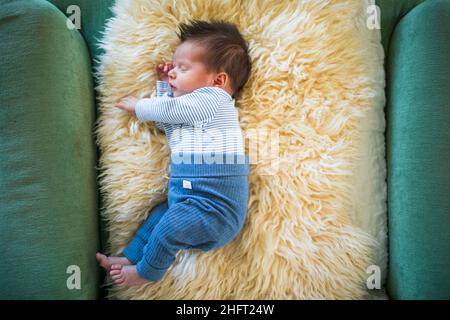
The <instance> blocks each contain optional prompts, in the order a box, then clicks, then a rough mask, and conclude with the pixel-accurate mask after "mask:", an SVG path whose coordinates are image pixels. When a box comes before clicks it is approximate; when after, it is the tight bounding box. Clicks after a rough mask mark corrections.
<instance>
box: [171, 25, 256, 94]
mask: <svg viewBox="0 0 450 320" xmlns="http://www.w3.org/2000/svg"><path fill="white" fill-rule="evenodd" d="M178 27H179V29H180V33H179V34H177V36H178V38H179V39H180V41H181V43H183V42H185V41H194V42H198V43H199V44H201V45H202V46H203V47H204V49H205V64H206V68H207V69H208V71H209V72H220V71H224V72H226V73H227V74H228V75H229V76H230V80H231V87H232V89H233V93H234V94H236V93H238V92H239V91H240V90H241V89H242V87H243V86H244V85H245V83H246V82H247V80H248V78H249V77H250V71H251V61H250V57H249V54H248V44H247V42H246V41H245V40H244V38H243V37H242V35H241V34H240V32H239V30H238V28H237V27H236V26H235V25H233V24H231V23H229V22H225V21H223V20H212V21H210V22H208V21H202V20H191V21H190V22H189V24H188V23H180V24H179V26H178Z"/></svg>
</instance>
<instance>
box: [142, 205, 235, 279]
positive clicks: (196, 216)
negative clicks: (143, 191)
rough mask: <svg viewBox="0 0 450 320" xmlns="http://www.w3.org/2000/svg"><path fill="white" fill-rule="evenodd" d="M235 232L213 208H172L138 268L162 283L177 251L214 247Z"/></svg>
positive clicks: (181, 206)
mask: <svg viewBox="0 0 450 320" xmlns="http://www.w3.org/2000/svg"><path fill="white" fill-rule="evenodd" d="M234 234H235V231H234V230H233V228H231V227H230V224H229V223H228V222H227V221H225V217H224V216H223V215H222V214H220V213H219V212H217V211H216V210H215V209H214V208H212V207H210V206H208V205H206V204H200V203H198V202H197V201H195V200H191V199H188V200H186V201H183V202H180V203H177V204H175V205H173V206H172V207H171V208H170V209H169V210H167V212H166V213H165V214H164V216H163V217H162V218H161V220H160V221H159V223H158V224H157V225H156V227H155V229H154V230H153V232H152V234H151V236H150V238H149V240H148V243H147V245H145V247H144V257H143V258H142V260H140V261H139V262H138V263H137V265H136V271H137V272H138V273H139V274H140V275H141V277H143V278H145V279H148V280H150V281H158V280H160V279H161V278H162V277H163V276H164V274H165V273H166V271H167V269H168V268H169V267H170V265H171V264H172V263H173V262H174V260H175V257H176V253H177V252H178V250H182V249H191V248H198V249H202V250H204V251H206V250H209V249H212V248H215V247H217V246H218V245H219V243H221V242H223V241H222V240H223V239H225V238H227V239H231V238H232V237H233V235H234Z"/></svg>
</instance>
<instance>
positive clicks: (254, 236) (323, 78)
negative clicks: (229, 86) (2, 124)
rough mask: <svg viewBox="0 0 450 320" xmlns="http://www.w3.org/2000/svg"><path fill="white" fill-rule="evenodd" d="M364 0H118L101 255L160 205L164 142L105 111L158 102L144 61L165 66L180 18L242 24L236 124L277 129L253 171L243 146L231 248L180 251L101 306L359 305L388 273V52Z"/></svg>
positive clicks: (105, 116)
mask: <svg viewBox="0 0 450 320" xmlns="http://www.w3.org/2000/svg"><path fill="white" fill-rule="evenodd" d="M370 2H371V1H361V0H340V1H332V0H314V1H312V0H299V1H287V0H284V1H281V0H280V1H263V0H259V1H258V0H226V1H223V0H220V1H218V0H214V1H212V0H208V1H205V0H141V1H138V0H133V1H131V0H129V1H127V0H118V1H117V3H116V4H115V6H114V8H113V10H114V14H115V17H113V18H111V19H110V20H109V21H108V23H107V27H106V31H105V36H104V39H103V40H102V44H101V45H102V47H103V49H104V50H105V54H104V55H103V56H102V57H101V61H100V62H101V65H100V67H99V69H98V70H97V72H96V75H97V76H98V77H99V81H100V82H99V83H100V84H99V87H98V88H97V89H98V90H99V92H100V117H99V119H98V123H97V128H96V130H97V135H98V144H99V146H100V148H101V159H100V167H101V170H102V174H101V176H100V178H101V180H100V182H101V190H102V192H103V195H104V203H105V206H104V208H103V217H104V218H105V219H106V220H107V225H108V229H109V231H110V238H109V246H110V253H113V254H119V253H120V252H121V251H122V250H123V248H124V247H125V246H126V244H127V243H128V242H129V241H130V239H131V238H132V236H133V234H134V232H135V231H136V229H137V228H138V227H139V225H140V224H141V223H142V222H143V220H144V219H145V218H146V217H147V214H148V211H149V210H150V209H151V208H153V207H154V206H155V205H156V204H158V203H159V202H161V201H163V200H164V199H166V197H167V181H168V175H169V172H168V165H169V158H168V156H169V147H168V145H167V143H166V141H165V136H164V134H163V133H160V132H159V131H158V130H157V129H156V128H155V127H154V126H153V125H152V124H151V123H148V124H142V123H139V122H138V121H137V120H136V118H135V117H134V116H129V115H127V114H126V113H125V112H123V111H121V110H119V109H116V108H114V107H113V106H114V103H115V102H116V101H117V100H118V98H119V97H121V96H123V95H125V94H134V95H137V96H139V97H148V96H150V95H152V94H154V88H155V81H156V75H155V73H154V72H153V70H154V65H155V64H156V63H157V62H160V61H163V60H168V59H170V58H171V56H172V53H173V51H174V50H175V47H176V45H177V43H178V39H177V37H176V34H175V30H176V26H177V24H178V22H181V21H183V22H186V21H187V20H189V19H224V20H227V21H230V22H233V23H235V24H237V25H238V27H239V29H240V30H241V32H242V34H243V35H244V37H245V38H246V39H247V40H248V41H249V44H250V48H251V58H252V61H253V73H252V75H251V78H250V81H249V83H248V84H247V86H246V88H245V90H244V94H243V95H242V97H241V98H240V100H238V101H237V105H238V108H239V112H240V120H241V125H242V128H243V130H244V133H245V134H248V135H249V136H251V134H250V132H252V131H253V132H254V130H261V129H267V130H272V131H271V133H274V132H275V133H276V135H275V136H274V137H275V138H276V137H278V142H279V145H278V151H279V157H278V158H271V159H269V160H270V161H268V159H260V158H258V159H257V160H258V162H257V163H256V162H255V160H256V159H255V157H253V156H254V154H252V153H253V151H251V150H250V147H249V145H252V143H253V144H254V142H253V141H254V140H251V141H249V140H247V141H246V143H247V146H246V150H247V153H249V154H250V161H251V163H252V166H251V176H250V199H249V212H248V218H247V220H246V224H245V226H244V229H243V231H242V232H241V234H240V235H239V236H238V237H237V238H236V239H235V240H234V241H233V242H232V243H230V244H229V245H227V246H225V247H224V248H221V249H219V250H216V251H211V252H208V253H203V252H199V251H185V252H180V253H179V254H178V256H177V260H176V263H175V264H174V266H173V268H171V269H170V270H169V272H168V274H167V275H166V276H165V277H164V278H163V280H162V281H160V282H158V283H155V284H148V285H144V286H141V287H133V288H128V289H120V290H119V289H112V290H111V291H110V297H111V298H120V299H314V298H319V299H322V298H326V299H347V298H350V299H353V298H362V297H365V296H366V294H367V289H366V279H367V277H368V274H367V273H366V269H367V268H368V266H370V265H372V264H377V265H379V266H380V268H381V269H382V271H383V275H384V268H385V256H384V254H385V252H386V251H385V244H386V220H385V219H386V218H385V214H386V208H385V201H386V196H385V182H384V181H385V165H384V136H383V132H384V114H383V107H384V72H383V58H384V54H383V49H382V47H381V43H380V32H379V30H376V29H375V30H369V29H368V28H367V27H366V19H367V13H366V6H367V5H368V4H369V3H370ZM257 132H258V133H259V132H260V131H257ZM271 141H273V140H271ZM263 144H264V142H263V141H262V140H259V142H258V143H257V147H258V148H264V146H263ZM252 148H254V145H253V146H252ZM259 150H261V149H259ZM252 157H253V158H252ZM274 164H275V166H278V171H276V172H275V174H273V173H274V171H273V165H274ZM270 173H272V174H270ZM375 241H378V244H375Z"/></svg>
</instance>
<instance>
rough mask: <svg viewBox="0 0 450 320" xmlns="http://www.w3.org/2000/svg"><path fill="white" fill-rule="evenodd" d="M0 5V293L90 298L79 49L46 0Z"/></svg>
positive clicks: (86, 68) (94, 287) (86, 105)
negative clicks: (0, 246) (0, 254)
mask: <svg viewBox="0 0 450 320" xmlns="http://www.w3.org/2000/svg"><path fill="white" fill-rule="evenodd" d="M0 5H1V9H0V52H1V59H2V63H1V64H0V75H1V80H2V81H1V83H0V92H1V94H0V204H1V206H0V241H1V243H2V250H1V252H2V257H1V259H2V263H1V265H0V299H95V298H97V297H98V291H99V284H100V281H99V280H100V279H99V273H98V271H99V270H98V267H97V263H96V261H95V252H96V250H97V249H98V244H99V231H98V219H99V216H98V208H97V184H96V170H95V164H96V148H95V143H94V138H93V134H92V133H93V123H94V118H95V104H94V100H95V99H94V90H93V81H92V75H91V65H90V58H89V53H88V50H87V47H86V45H85V42H84V40H83V38H82V37H81V35H80V34H79V32H78V31H77V30H69V29H68V28H67V27H66V18H65V16H64V14H63V13H61V12H60V10H58V9H57V8H56V7H54V6H53V5H52V4H50V3H49V2H46V1H39V0H27V1H19V0H9V1H5V0H2V1H1V3H0Z"/></svg>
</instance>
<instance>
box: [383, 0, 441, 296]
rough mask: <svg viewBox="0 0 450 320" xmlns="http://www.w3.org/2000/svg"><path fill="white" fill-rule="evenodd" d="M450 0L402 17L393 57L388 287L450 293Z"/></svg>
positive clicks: (398, 291)
mask: <svg viewBox="0 0 450 320" xmlns="http://www.w3.org/2000/svg"><path fill="white" fill-rule="evenodd" d="M449 68H450V1H447V0H445V1H444V0H443V1H440V0H435V1H426V2H424V3H422V4H420V5H418V6H417V7H415V8H414V9H413V10H411V11H410V12H409V13H408V14H407V15H406V16H404V17H403V19H401V21H400V22H399V24H398V25H397V27H396V29H395V32H394V34H393V36H392V39H391V42H390V50H389V56H388V60H387V69H388V70H389V73H388V84H389V85H388V92H387V98H388V100H387V102H388V105H387V136H386V139H387V165H388V212H389V249H390V252H389V258H390V262H389V275H388V292H389V295H390V297H391V298H395V299H448V298H450V170H449V164H450V130H449V124H450V77H449V70H450V69H449Z"/></svg>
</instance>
